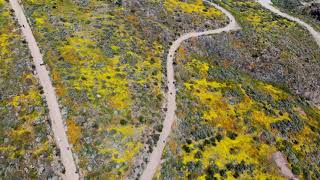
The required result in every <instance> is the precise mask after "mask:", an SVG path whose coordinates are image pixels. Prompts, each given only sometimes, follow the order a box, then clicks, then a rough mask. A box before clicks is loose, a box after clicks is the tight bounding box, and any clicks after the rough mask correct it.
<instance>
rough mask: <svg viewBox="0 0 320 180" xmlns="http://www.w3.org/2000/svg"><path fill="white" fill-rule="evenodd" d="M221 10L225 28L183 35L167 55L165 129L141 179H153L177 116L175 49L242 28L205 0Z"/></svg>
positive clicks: (230, 17)
mask: <svg viewBox="0 0 320 180" xmlns="http://www.w3.org/2000/svg"><path fill="white" fill-rule="evenodd" d="M204 2H206V3H208V4H210V5H212V6H214V7H215V8H217V9H218V10H220V11H221V12H223V13H224V14H225V15H226V16H227V17H228V18H229V24H228V25H227V26H225V27H223V28H219V29H215V30H209V31H204V32H191V33H187V34H184V35H182V36H181V37H179V38H178V39H177V40H176V41H174V42H173V44H172V45H171V47H170V49H169V53H168V56H167V86H168V93H167V95H166V98H167V99H166V100H167V112H166V117H165V120H164V122H163V129H162V132H161V134H160V138H159V141H158V142H157V146H156V147H155V148H154V150H153V151H152V153H151V155H150V158H149V162H148V164H147V166H146V168H145V169H144V172H143V174H142V175H141V177H140V179H141V180H151V179H152V178H153V176H154V174H155V173H156V170H157V168H158V166H159V165H160V162H161V156H162V152H163V150H164V147H165V145H166V142H167V138H168V136H169V134H170V132H171V127H172V124H173V122H174V120H175V118H176V115H175V111H176V88H175V84H174V68H173V60H174V57H175V51H176V50H177V49H178V48H179V46H180V45H181V43H183V42H184V41H185V40H187V39H190V38H194V37H199V36H205V35H212V34H219V33H223V32H229V31H236V30H239V29H241V28H240V26H239V25H238V23H237V22H236V20H235V18H234V17H233V16H232V14H231V13H230V12H229V11H227V10H225V9H224V8H222V7H221V6H219V5H217V4H214V3H212V2H209V1H204Z"/></svg>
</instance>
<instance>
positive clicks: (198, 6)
mask: <svg viewBox="0 0 320 180" xmlns="http://www.w3.org/2000/svg"><path fill="white" fill-rule="evenodd" d="M23 5H24V7H25V9H26V13H27V16H28V17H29V18H30V22H31V25H32V27H33V30H34V34H35V36H36V39H37V41H38V42H39V44H40V47H41V48H42V53H43V55H44V61H45V62H46V63H47V64H48V66H49V67H50V71H51V77H52V79H53V81H54V86H55V87H56V91H57V94H58V96H59V103H60V104H61V105H62V112H63V118H64V119H65V120H66V122H67V125H68V136H69V140H70V142H71V143H72V144H73V151H74V152H75V154H76V155H77V162H78V165H79V166H80V172H81V174H82V175H83V176H85V177H109V178H110V179H115V178H119V177H123V176H126V175H129V176H130V177H132V178H135V177H138V176H139V175H140V174H141V171H142V170H143V166H144V164H145V162H146V161H147V159H148V154H149V153H150V152H152V149H153V146H154V144H155V142H156V141H157V139H158V138H159V131H161V123H162V121H163V119H164V116H163V115H164V111H162V103H163V91H162V90H163V89H165V87H164V77H163V74H165V69H164V68H163V67H164V63H165V57H166V55H165V53H166V50H167V49H168V47H169V46H170V42H171V41H173V40H174V39H175V38H176V37H177V36H180V33H183V32H184V31H191V30H192V31H193V30H195V29H196V28H201V29H204V28H216V27H218V26H220V25H221V24H222V23H224V22H225V20H226V19H225V17H224V16H223V15H222V13H221V12H219V11H218V10H216V9H215V8H213V7H210V6H208V5H206V4H204V3H203V2H202V1H200V0H193V1H188V2H180V1H172V0H160V1H145V0H132V1H77V0H67V1H51V0H50V1H48V0H42V1H33V0H24V1H23ZM190 7H194V8H195V9H193V8H190ZM176 15H177V16H176ZM200 18H203V20H200ZM193 22H195V23H193Z"/></svg>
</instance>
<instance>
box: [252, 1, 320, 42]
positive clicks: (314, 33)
mask: <svg viewBox="0 0 320 180" xmlns="http://www.w3.org/2000/svg"><path fill="white" fill-rule="evenodd" d="M257 1H258V3H260V4H261V6H263V7H264V8H266V9H268V10H270V11H272V12H273V13H275V14H277V15H279V16H282V17H284V18H287V19H289V20H291V21H295V22H296V23H298V24H300V25H301V26H303V27H304V28H306V29H307V30H308V31H309V32H310V34H311V35H312V37H313V38H314V40H315V41H316V42H317V44H318V46H319V47H320V33H319V32H318V31H316V30H315V29H314V28H313V27H311V26H310V25H309V24H307V23H305V22H303V21H301V20H300V19H299V18H296V17H293V16H290V15H289V14H286V13H283V12H281V11H280V10H279V9H277V8H275V7H273V6H272V2H271V0H257Z"/></svg>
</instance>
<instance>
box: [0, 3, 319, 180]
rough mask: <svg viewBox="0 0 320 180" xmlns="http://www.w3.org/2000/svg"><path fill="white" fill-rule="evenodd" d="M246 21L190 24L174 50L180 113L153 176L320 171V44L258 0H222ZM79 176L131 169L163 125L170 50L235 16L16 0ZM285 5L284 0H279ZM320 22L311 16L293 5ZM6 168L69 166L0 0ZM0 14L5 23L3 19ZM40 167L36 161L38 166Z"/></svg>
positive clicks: (0, 173) (48, 172)
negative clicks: (284, 164)
mask: <svg viewBox="0 0 320 180" xmlns="http://www.w3.org/2000/svg"><path fill="white" fill-rule="evenodd" d="M214 2H215V3H217V4H219V5H220V6H222V7H224V8H225V9H227V10H228V11H230V12H231V13H232V14H233V16H234V17H235V18H236V20H237V22H238V24H239V25H240V26H241V27H242V29H241V30H239V31H235V32H229V33H221V34H217V35H210V36H202V37H198V38H191V39H189V40H187V41H185V42H183V43H182V45H181V46H180V47H179V49H178V50H177V51H176V57H175V60H174V63H173V65H174V70H175V80H176V81H175V86H176V90H177V98H176V103H177V110H176V119H175V124H174V126H173V128H172V133H171V135H170V137H169V140H168V142H167V144H166V147H165V151H164V153H163V156H162V164H161V165H160V166H159V170H158V172H157V174H156V176H155V179H216V178H218V179H225V178H230V179H239V178H240V179H266V178H268V179H283V178H284V177H283V175H282V174H281V173H280V171H279V169H278V167H277V166H276V164H275V162H274V161H273V160H272V157H271V156H272V154H273V153H275V152H281V153H282V154H283V155H285V157H286V158H287V160H288V163H289V164H288V167H289V168H290V169H291V170H292V172H293V174H295V176H296V177H298V178H301V179H319V178H320V169H319V161H320V159H319V153H320V151H319V146H320V144H319V143H320V137H319V131H320V129H319V128H320V124H319V123H320V111H319V109H318V108H316V106H317V105H318V106H319V105H320V81H319V79H320V77H319V76H320V75H319V73H318V72H320V61H319V59H320V48H319V47H318V46H317V44H316V42H315V41H314V40H313V38H312V36H311V35H310V34H309V33H308V31H307V30H305V29H304V28H302V27H301V26H299V25H298V24H296V23H295V22H292V21H290V20H287V19H285V18H282V17H279V16H277V15H275V14H273V13H272V12H270V11H269V10H267V9H264V8H263V7H262V6H261V5H259V4H258V3H257V2H255V1H246V0H237V1H233V0H223V1H214ZM21 5H23V7H24V11H25V15H26V16H27V17H28V20H29V23H30V26H31V27H32V30H33V33H34V36H35V38H36V40H37V43H38V46H39V47H40V49H41V53H42V54H43V59H44V62H45V64H46V66H47V69H48V70H49V71H50V76H51V79H52V81H53V86H54V87H55V91H56V94H57V96H58V98H59V99H58V100H59V105H60V109H61V112H62V117H63V119H64V120H65V122H66V125H67V127H68V131H67V135H68V138H69V142H70V143H71V145H72V147H71V149H72V152H73V153H74V157H75V159H76V164H77V166H78V168H79V173H80V176H81V177H84V178H88V179H90V178H98V179H99V178H100V179H106V178H107V179H117V178H120V179H121V178H128V179H136V178H139V177H140V175H141V174H142V172H143V170H144V168H145V166H146V163H147V162H148V161H149V155H150V153H151V152H152V151H153V149H154V147H155V145H156V143H157V141H158V140H159V136H160V133H161V131H162V128H163V124H162V123H163V120H164V118H165V112H166V111H167V110H168V109H167V108H166V106H165V104H166V97H165V95H166V93H167V90H168V87H167V82H166V61H167V59H166V58H167V53H168V50H169V48H170V46H171V45H172V42H173V41H175V40H176V39H177V38H178V37H180V36H181V35H183V34H185V33H189V32H202V31H206V30H214V29H218V28H222V27H224V26H226V25H227V24H228V18H227V17H226V16H225V14H223V13H222V12H221V11H219V10H217V9H216V8H214V7H213V6H210V5H209V4H208V3H204V2H203V1H202V0H183V1H182V0H106V1H98V0H93V1H89V0H64V1H60V0H22V2H21ZM275 6H278V7H279V8H280V9H281V10H283V11H285V12H288V13H290V12H289V10H286V9H284V8H283V7H282V6H280V5H279V4H277V3H276V2H275ZM291 15H293V16H297V17H299V18H303V20H305V21H306V22H308V23H310V25H312V26H313V27H314V28H316V29H317V28H318V29H319V25H318V24H317V21H316V19H312V16H310V17H309V16H306V15H303V14H298V12H296V13H295V14H294V13H291ZM0 22H1V26H0V48H1V51H0V55H1V56H0V57H1V61H0V73H1V74H0V75H1V76H0V81H1V83H0V90H1V91H0V105H1V106H0V123H1V125H0V128H1V130H0V140H1V145H0V162H1V163H0V167H1V168H0V177H9V178H10V177H12V178H15V177H25V178H27V177H29V178H36V177H38V178H40V179H41V178H47V177H53V176H57V175H59V173H63V167H62V166H61V165H60V164H59V157H57V156H59V150H58V149H57V148H56V147H55V145H54V141H53V139H52V132H51V130H50V123H49V120H48V112H47V111H48V110H47V108H46V102H44V100H43V97H42V93H43V92H42V89H41V87H40V86H39V83H38V82H37V78H36V77H35V76H34V75H33V74H32V73H33V72H34V71H33V66H32V63H31V62H32V61H31V57H30V54H29V52H28V49H27V46H26V44H25V41H24V40H23V37H22V35H21V32H20V30H19V26H18V25H17V23H16V22H15V20H14V16H13V13H12V12H11V11H10V7H9V5H8V3H7V2H6V1H3V0H0ZM2 24H3V25H2ZM31 167H33V168H31Z"/></svg>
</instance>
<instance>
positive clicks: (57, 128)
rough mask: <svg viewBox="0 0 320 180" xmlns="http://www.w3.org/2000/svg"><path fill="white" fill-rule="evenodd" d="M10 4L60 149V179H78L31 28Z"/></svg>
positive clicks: (12, 1)
mask: <svg viewBox="0 0 320 180" xmlns="http://www.w3.org/2000/svg"><path fill="white" fill-rule="evenodd" d="M10 4H11V7H12V9H13V10H14V12H15V15H16V18H17V19H18V22H19V24H20V26H21V30H22V33H23V35H24V37H25V39H26V41H27V43H28V47H29V49H30V52H31V55H32V57H33V62H34V65H35V66H36V71H37V76H38V78H39V80H40V84H41V86H42V87H43V90H44V95H45V98H46V101H47V104H48V109H49V116H50V119H51V122H52V123H51V124H52V126H51V127H52V130H53V134H54V137H55V140H56V144H57V146H58V147H59V149H60V154H61V160H62V164H63V165H64V167H65V170H66V172H65V174H64V175H63V177H62V178H63V179H67V180H74V179H75V180H76V179H79V174H78V173H76V170H77V168H76V164H75V162H74V159H73V156H72V152H71V149H70V148H69V147H70V145H69V142H68V138H67V135H66V130H65V126H64V124H63V121H62V118H61V113H60V109H59V105H58V101H57V97H56V94H55V91H54V88H53V86H52V83H51V80H50V77H49V73H48V71H47V70H46V67H45V66H43V65H41V64H42V63H43V59H42V55H41V53H40V49H39V47H38V45H37V42H36V40H35V38H34V36H33V34H32V31H31V28H30V26H29V24H28V21H27V19H26V16H25V15H24V12H23V9H22V7H21V6H20V4H19V2H18V1H17V0H10Z"/></svg>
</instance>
